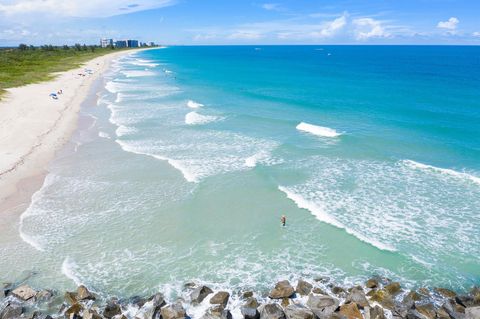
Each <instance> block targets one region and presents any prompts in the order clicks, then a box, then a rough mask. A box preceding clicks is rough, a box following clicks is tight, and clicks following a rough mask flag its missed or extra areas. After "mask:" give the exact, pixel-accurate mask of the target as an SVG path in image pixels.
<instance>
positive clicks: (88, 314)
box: [82, 309, 103, 319]
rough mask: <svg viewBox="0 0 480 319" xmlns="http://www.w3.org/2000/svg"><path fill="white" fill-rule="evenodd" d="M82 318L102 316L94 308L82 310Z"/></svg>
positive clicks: (97, 318) (99, 318) (93, 318)
mask: <svg viewBox="0 0 480 319" xmlns="http://www.w3.org/2000/svg"><path fill="white" fill-rule="evenodd" d="M82 317H83V319H102V318H103V317H102V316H100V315H99V314H98V312H96V311H95V310H91V309H90V310H85V311H84V312H83V316H82Z"/></svg>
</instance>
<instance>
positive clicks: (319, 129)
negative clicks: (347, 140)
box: [297, 122, 342, 137]
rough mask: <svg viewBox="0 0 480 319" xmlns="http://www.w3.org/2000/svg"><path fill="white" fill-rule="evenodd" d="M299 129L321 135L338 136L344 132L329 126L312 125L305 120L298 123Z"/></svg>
mask: <svg viewBox="0 0 480 319" xmlns="http://www.w3.org/2000/svg"><path fill="white" fill-rule="evenodd" d="M297 130H299V131H304V132H307V133H310V134H313V135H317V136H321V137H338V136H340V135H342V133H338V132H337V131H335V130H334V129H331V128H329V127H323V126H317V125H312V124H308V123H305V122H301V123H300V124H298V125H297Z"/></svg>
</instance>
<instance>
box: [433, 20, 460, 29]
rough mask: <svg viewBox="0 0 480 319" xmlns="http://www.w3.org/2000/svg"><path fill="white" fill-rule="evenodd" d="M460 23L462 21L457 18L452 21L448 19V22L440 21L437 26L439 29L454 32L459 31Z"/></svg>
mask: <svg viewBox="0 0 480 319" xmlns="http://www.w3.org/2000/svg"><path fill="white" fill-rule="evenodd" d="M459 23H460V20H458V19H457V18H455V17H451V18H450V19H448V21H440V22H439V23H438V24H437V28H440V29H446V30H450V31H454V30H455V29H457V26H458V24H459Z"/></svg>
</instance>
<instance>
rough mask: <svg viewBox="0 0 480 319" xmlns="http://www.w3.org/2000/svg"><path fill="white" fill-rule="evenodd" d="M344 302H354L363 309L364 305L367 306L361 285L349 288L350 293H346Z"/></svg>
mask: <svg viewBox="0 0 480 319" xmlns="http://www.w3.org/2000/svg"><path fill="white" fill-rule="evenodd" d="M345 302H346V303H349V302H354V303H356V304H357V306H359V307H360V309H363V308H364V307H367V306H368V305H369V303H368V300H367V297H366V296H365V292H364V291H363V288H362V287H353V288H352V289H351V290H350V293H349V294H348V296H347V299H346V300H345Z"/></svg>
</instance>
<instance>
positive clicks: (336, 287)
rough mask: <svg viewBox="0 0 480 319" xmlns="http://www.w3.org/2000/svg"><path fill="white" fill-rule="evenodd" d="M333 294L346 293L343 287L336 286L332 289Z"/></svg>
mask: <svg viewBox="0 0 480 319" xmlns="http://www.w3.org/2000/svg"><path fill="white" fill-rule="evenodd" d="M332 292H333V293H334V294H336V295H343V294H344V293H345V292H346V291H345V289H343V288H342V287H338V286H334V287H332Z"/></svg>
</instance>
